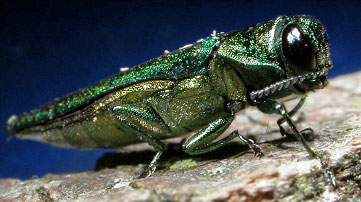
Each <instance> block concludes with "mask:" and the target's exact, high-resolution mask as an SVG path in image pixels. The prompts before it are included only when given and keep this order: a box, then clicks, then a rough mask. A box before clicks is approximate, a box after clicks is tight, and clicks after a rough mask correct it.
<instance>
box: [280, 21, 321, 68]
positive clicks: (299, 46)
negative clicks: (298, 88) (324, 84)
mask: <svg viewBox="0 0 361 202" xmlns="http://www.w3.org/2000/svg"><path fill="white" fill-rule="evenodd" d="M282 48H283V54H284V55H285V57H286V60H287V62H288V63H289V65H291V67H293V68H296V69H295V71H296V72H299V70H301V71H302V70H306V71H312V70H314V69H315V67H316V56H315V52H314V50H313V47H312V45H311V43H310V42H309V40H308V39H307V38H306V37H304V36H303V34H302V32H301V31H300V29H299V28H298V27H297V26H296V25H293V24H290V25H288V26H287V27H286V28H285V29H284V31H283V35H282Z"/></svg>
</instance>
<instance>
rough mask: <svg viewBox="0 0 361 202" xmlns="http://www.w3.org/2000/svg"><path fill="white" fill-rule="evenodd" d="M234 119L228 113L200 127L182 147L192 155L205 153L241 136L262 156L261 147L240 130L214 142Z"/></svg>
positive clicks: (255, 152) (242, 139) (256, 154)
mask: <svg viewBox="0 0 361 202" xmlns="http://www.w3.org/2000/svg"><path fill="white" fill-rule="evenodd" d="M232 120H233V116H232V115H227V116H225V117H223V118H220V119H217V120H215V121H214V122H212V123H210V124H209V125H208V126H206V127H204V128H202V129H200V130H199V131H198V132H197V133H196V134H194V135H193V136H192V137H190V138H189V139H188V140H186V141H185V142H184V143H183V145H182V148H183V150H184V152H186V153H188V154H190V155H198V154H204V153H208V152H211V151H215V150H217V149H219V148H221V147H223V146H225V145H226V144H227V143H228V142H230V141H231V140H233V139H234V138H236V137H239V138H240V139H241V141H242V142H243V143H245V144H246V145H248V147H249V148H250V149H252V150H253V152H254V154H255V156H262V155H263V154H262V152H261V149H260V147H259V146H258V145H256V144H255V143H254V142H253V141H252V140H249V139H247V138H245V137H244V136H242V135H241V134H239V133H238V130H235V131H233V132H232V133H231V134H229V135H228V136H227V137H225V138H223V139H221V140H218V141H215V142H213V141H214V140H215V139H217V138H218V137H219V136H220V135H222V133H223V132H224V131H225V130H226V129H227V128H228V126H229V125H230V123H231V122H232Z"/></svg>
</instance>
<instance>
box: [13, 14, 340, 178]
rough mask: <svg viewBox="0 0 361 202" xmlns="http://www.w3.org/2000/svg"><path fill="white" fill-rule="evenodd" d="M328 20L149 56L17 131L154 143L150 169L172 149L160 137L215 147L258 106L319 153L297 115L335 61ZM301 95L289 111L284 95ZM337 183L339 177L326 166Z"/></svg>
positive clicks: (256, 29)
mask: <svg viewBox="0 0 361 202" xmlns="http://www.w3.org/2000/svg"><path fill="white" fill-rule="evenodd" d="M331 66H332V63H331V61H330V54H329V43H328V39H327V34H326V30H325V28H324V27H323V25H322V24H321V23H320V22H319V21H318V20H316V19H314V18H312V17H310V16H294V17H287V16H280V17H277V18H275V19H273V20H270V21H268V22H265V23H260V24H256V25H254V26H251V27H248V28H246V29H244V30H242V31H234V32H230V33H219V34H216V33H214V34H212V35H211V36H210V37H208V38H206V39H201V40H198V41H197V42H196V43H194V44H192V45H187V46H184V47H182V48H180V49H178V50H176V51H174V52H171V53H167V54H165V55H163V56H160V57H158V58H156V59H153V60H151V61H149V62H146V63H144V64H141V65H139V66H136V67H134V68H132V69H130V70H129V71H125V72H121V73H119V74H118V75H115V76H113V77H111V78H108V79H106V80H103V81H101V82H99V83H97V84H95V85H93V86H90V87H88V88H85V89H83V90H80V91H77V92H75V93H72V94H70V95H68V96H66V97H63V98H61V99H59V100H56V101H54V102H52V103H50V104H48V105H46V106H43V107H41V108H39V109H36V110H33V111H31V112H30V113H26V114H23V115H21V116H19V117H17V116H12V117H10V119H9V121H8V123H7V131H8V132H10V133H12V134H15V135H16V136H17V137H19V138H23V139H32V140H38V141H43V142H47V143H50V144H52V145H55V146H60V147H67V148H79V149H97V148H117V147H121V146H124V145H129V144H133V143H138V142H147V143H149V144H150V145H151V146H153V147H154V148H155V149H156V150H157V151H158V153H157V154H156V156H155V157H154V159H153V161H152V162H151V163H150V165H149V167H148V168H147V169H146V170H145V171H144V173H143V174H142V176H148V175H150V174H151V173H152V172H153V171H154V170H155V164H156V161H157V160H158V159H159V157H160V156H161V154H162V152H163V151H164V150H165V149H166V147H165V144H164V143H163V142H162V140H164V139H167V138H172V137H175V136H181V135H184V134H186V133H189V132H192V131H195V132H196V133H195V134H194V135H192V136H191V137H190V138H188V139H187V140H186V141H185V142H184V144H183V146H182V147H183V149H184V151H185V152H186V153H188V154H190V155H197V154H202V153H207V152H211V151H214V150H216V149H218V148H220V147H222V146H223V145H225V144H227V143H228V142H229V141H231V140H232V139H234V138H235V137H239V138H240V139H241V140H242V141H243V142H244V143H246V144H247V145H249V146H250V148H252V149H253V150H254V152H255V153H256V154H257V155H260V154H261V151H260V149H259V147H258V146H257V145H255V144H254V143H253V142H252V141H250V140H248V139H246V138H244V137H243V136H242V135H241V134H239V133H238V131H234V132H232V133H231V134H229V135H228V136H226V137H225V138H223V139H220V140H217V141H215V140H216V139H217V138H218V137H219V136H220V135H221V134H222V133H223V132H224V131H225V130H226V129H227V128H228V126H229V125H230V124H231V122H232V120H233V119H234V115H235V113H236V112H238V111H240V110H242V109H244V108H245V107H247V106H256V107H257V108H258V109H259V110H260V111H262V112H264V113H276V114H279V115H281V117H282V118H281V119H280V120H279V121H278V125H279V127H280V131H281V133H282V134H283V135H287V133H286V132H285V130H284V129H283V127H282V126H281V124H282V123H283V122H287V123H288V125H289V126H290V128H291V129H292V131H293V135H294V136H295V137H296V138H297V139H298V140H299V141H301V142H302V144H303V145H304V147H305V148H306V150H307V151H308V152H309V154H311V155H312V156H313V157H317V155H316V154H315V153H314V152H313V150H312V149H311V148H310V147H309V146H308V145H307V144H306V142H305V140H304V138H303V136H302V131H301V132H299V131H298V130H297V128H296V127H295V125H294V124H293V122H292V120H291V119H290V117H291V116H292V115H294V114H295V112H297V110H298V109H299V108H300V107H301V106H302V104H303V103H304V100H305V95H306V93H307V92H309V91H313V90H315V89H320V88H323V87H324V86H325V85H326V84H327V78H326V74H327V72H328V70H329V69H330V68H331ZM295 98H298V99H300V101H299V103H298V104H297V105H296V107H295V108H294V109H292V110H291V111H290V112H287V110H286V109H285V107H284V105H283V104H282V103H283V102H284V101H287V100H290V99H295ZM325 170H326V172H325V173H326V175H327V176H329V177H328V179H329V181H331V183H332V184H335V181H334V179H333V177H332V173H331V172H329V171H328V170H327V169H325Z"/></svg>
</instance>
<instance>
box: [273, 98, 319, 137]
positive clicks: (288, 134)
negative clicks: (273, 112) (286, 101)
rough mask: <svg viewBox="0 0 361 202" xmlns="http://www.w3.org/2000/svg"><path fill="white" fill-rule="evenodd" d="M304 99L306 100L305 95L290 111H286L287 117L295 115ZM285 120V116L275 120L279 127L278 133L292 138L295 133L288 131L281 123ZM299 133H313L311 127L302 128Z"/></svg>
mask: <svg viewBox="0 0 361 202" xmlns="http://www.w3.org/2000/svg"><path fill="white" fill-rule="evenodd" d="M305 100H306V97H303V98H301V99H300V101H298V103H297V104H296V106H295V107H294V108H293V109H292V110H291V111H290V112H288V113H287V114H288V117H292V116H293V115H295V114H296V113H297V112H298V110H299V109H301V107H302V106H303V104H304V103H305ZM285 121H286V119H285V118H283V117H282V118H280V119H278V121H277V125H278V126H279V128H280V133H281V135H283V136H286V137H288V138H294V137H295V135H294V134H293V133H288V132H287V131H286V130H285V129H284V128H283V127H282V124H283V123H284V122H285ZM300 133H301V134H303V135H308V134H313V130H312V128H305V129H303V130H301V131H300Z"/></svg>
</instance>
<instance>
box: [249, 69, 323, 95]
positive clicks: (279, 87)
mask: <svg viewBox="0 0 361 202" xmlns="http://www.w3.org/2000/svg"><path fill="white" fill-rule="evenodd" d="M327 73H328V69H323V70H321V71H318V72H312V73H308V74H304V75H299V76H295V77H291V78H289V79H284V80H282V81H279V82H276V83H274V84H272V85H270V86H267V87H265V88H263V89H261V90H257V91H252V92H251V93H250V98H251V100H253V101H254V100H255V99H257V98H262V97H265V96H268V95H269V94H270V93H275V92H276V91H280V90H283V89H285V88H288V87H289V86H290V85H294V84H296V83H301V82H302V81H304V80H309V79H315V78H317V77H320V76H323V75H327Z"/></svg>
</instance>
